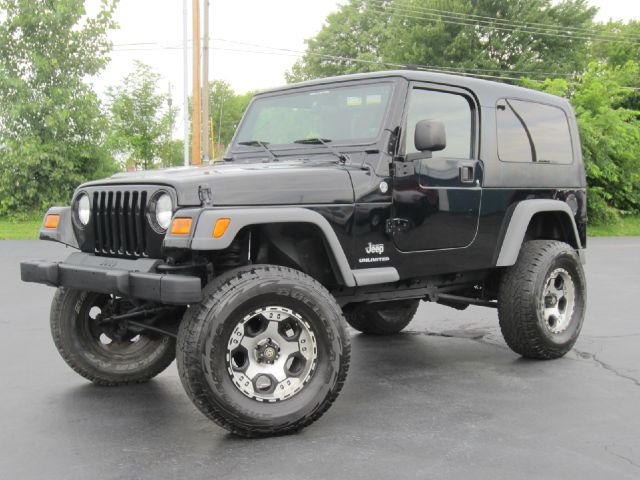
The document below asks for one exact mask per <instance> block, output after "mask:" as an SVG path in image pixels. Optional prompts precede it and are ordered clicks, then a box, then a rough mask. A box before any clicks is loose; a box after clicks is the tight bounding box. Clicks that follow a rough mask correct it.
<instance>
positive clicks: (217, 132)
mask: <svg viewBox="0 0 640 480" xmlns="http://www.w3.org/2000/svg"><path fill="white" fill-rule="evenodd" d="M252 97H253V93H252V92H250V93H245V94H244V95H239V94H237V93H236V92H234V91H233V89H232V88H231V86H230V85H229V84H228V83H227V82H224V81H221V80H216V81H213V82H210V83H209V113H210V115H211V119H212V120H213V126H214V137H215V138H214V141H215V142H216V143H221V144H222V145H228V144H229V142H231V139H232V138H233V134H234V133H235V131H236V128H237V127H238V123H240V120H241V119H242V115H243V114H244V111H245V110H246V109H247V105H249V102H250V101H251V98H252ZM222 153H224V152H216V157H219V156H220V155H221V154H222Z"/></svg>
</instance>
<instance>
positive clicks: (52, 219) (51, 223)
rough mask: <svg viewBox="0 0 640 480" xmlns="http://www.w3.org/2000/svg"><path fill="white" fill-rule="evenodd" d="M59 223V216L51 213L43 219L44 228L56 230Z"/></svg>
mask: <svg viewBox="0 0 640 480" xmlns="http://www.w3.org/2000/svg"><path fill="white" fill-rule="evenodd" d="M59 223H60V215H58V214H56V213H52V214H50V215H47V216H46V218H45V219H44V228H58V224H59Z"/></svg>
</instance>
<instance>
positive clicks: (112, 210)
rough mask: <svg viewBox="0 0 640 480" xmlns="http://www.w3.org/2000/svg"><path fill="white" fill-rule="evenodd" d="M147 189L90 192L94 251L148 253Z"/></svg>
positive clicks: (102, 252)
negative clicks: (91, 195)
mask: <svg viewBox="0 0 640 480" xmlns="http://www.w3.org/2000/svg"><path fill="white" fill-rule="evenodd" d="M147 200H148V192H146V191H137V190H122V191H120V190H107V191H97V192H93V208H92V215H93V218H92V220H93V222H92V223H93V228H94V239H95V245H94V246H95V252H96V253H98V254H104V255H117V256H130V257H144V256H148V255H149V252H148V244H147V242H148V238H147V236H148V232H147Z"/></svg>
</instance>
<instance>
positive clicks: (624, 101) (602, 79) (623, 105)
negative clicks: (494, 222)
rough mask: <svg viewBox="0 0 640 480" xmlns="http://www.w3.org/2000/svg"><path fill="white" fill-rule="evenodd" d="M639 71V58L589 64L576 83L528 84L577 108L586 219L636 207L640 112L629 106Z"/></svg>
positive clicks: (639, 205) (600, 219)
mask: <svg viewBox="0 0 640 480" xmlns="http://www.w3.org/2000/svg"><path fill="white" fill-rule="evenodd" d="M639 75H640V67H639V65H638V63H636V62H632V61H628V62H627V63H626V64H625V65H623V66H620V67H608V66H606V65H602V64H597V63H591V64H589V66H588V67H587V68H586V70H585V72H584V73H583V74H582V75H580V76H579V77H578V79H577V81H576V82H572V83H568V82H567V81H566V80H558V79H556V80H547V81H546V82H545V83H544V84H543V85H540V84H538V83H534V82H529V83H528V84H527V86H529V87H533V88H539V89H542V90H544V91H546V92H548V93H552V94H555V95H561V96H564V97H567V98H568V99H569V101H570V102H571V103H572V105H573V108H574V110H575V112H576V117H577V122H578V127H579V129H580V137H581V140H582V155H583V157H584V161H585V168H586V173H587V183H588V185H589V192H588V194H589V203H588V207H589V218H590V220H591V221H592V222H594V223H605V222H609V221H613V220H616V219H617V218H618V217H619V215H620V214H621V213H633V214H637V213H639V212H640V190H639V189H638V185H640V111H638V110H633V109H631V108H628V106H627V105H628V103H629V102H628V100H629V97H632V96H634V95H636V92H635V91H634V90H631V89H629V88H624V87H626V86H627V85H629V83H630V82H631V81H633V79H637V78H638V76H639Z"/></svg>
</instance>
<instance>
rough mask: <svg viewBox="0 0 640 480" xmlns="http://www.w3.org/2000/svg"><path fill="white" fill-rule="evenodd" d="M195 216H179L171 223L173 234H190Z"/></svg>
mask: <svg viewBox="0 0 640 480" xmlns="http://www.w3.org/2000/svg"><path fill="white" fill-rule="evenodd" d="M192 223H193V218H189V217H178V218H174V219H173V223H171V235H189V233H190V232H191V224H192Z"/></svg>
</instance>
